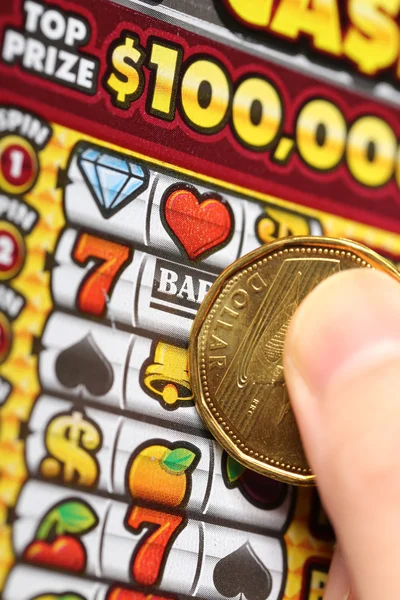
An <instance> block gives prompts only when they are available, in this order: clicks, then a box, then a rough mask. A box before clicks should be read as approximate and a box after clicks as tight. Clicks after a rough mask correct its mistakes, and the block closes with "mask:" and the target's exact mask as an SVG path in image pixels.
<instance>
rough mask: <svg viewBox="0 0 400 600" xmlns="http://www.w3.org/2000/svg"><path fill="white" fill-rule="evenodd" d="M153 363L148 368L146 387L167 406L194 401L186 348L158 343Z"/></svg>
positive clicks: (145, 376)
mask: <svg viewBox="0 0 400 600" xmlns="http://www.w3.org/2000/svg"><path fill="white" fill-rule="evenodd" d="M153 361H154V362H153V363H152V364H150V365H148V367H146V370H145V373H144V379H143V383H144V385H145V386H146V387H147V388H148V389H149V390H150V391H151V392H152V393H153V394H157V396H161V397H162V399H163V400H164V402H165V403H166V404H169V405H173V404H175V403H176V402H178V401H179V402H182V401H190V400H193V392H192V390H191V387H190V381H189V372H188V353H187V350H185V348H178V347H177V346H171V345H170V344H165V343H164V342H158V344H157V346H156V349H155V352H154V358H153Z"/></svg>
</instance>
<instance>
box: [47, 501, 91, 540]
mask: <svg viewBox="0 0 400 600" xmlns="http://www.w3.org/2000/svg"><path fill="white" fill-rule="evenodd" d="M96 524H97V516H96V513H95V512H94V511H93V509H92V508H90V506H89V505H88V504H86V502H82V501H81V500H66V501H65V502H61V503H60V504H58V505H57V506H56V507H55V508H53V509H52V510H51V511H50V512H48V513H47V515H46V516H45V517H44V519H43V520H42V521H41V523H40V525H39V528H38V530H37V533H36V539H38V540H45V539H47V538H48V536H49V535H50V533H51V532H52V531H54V532H55V533H56V534H57V535H62V534H63V533H76V534H80V535H82V534H84V533H86V532H87V531H89V530H90V529H93V527H95V525H96Z"/></svg>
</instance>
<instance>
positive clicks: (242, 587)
mask: <svg viewBox="0 0 400 600" xmlns="http://www.w3.org/2000/svg"><path fill="white" fill-rule="evenodd" d="M213 579H214V585H215V588H216V589H217V590H218V592H219V593H220V594H221V595H222V596H226V597H227V598H234V597H235V596H237V595H238V594H243V595H244V596H245V597H246V598H247V600H266V599H267V598H268V596H269V595H270V593H271V589H272V577H271V574H270V572H269V571H268V569H267V568H266V567H264V565H263V564H262V563H261V562H260V560H259V559H258V558H257V556H256V555H255V553H254V551H253V549H252V547H251V546H250V544H249V543H248V542H246V544H243V546H241V547H240V548H238V549H237V550H235V551H234V552H232V554H228V556H225V557H224V558H221V560H220V561H219V562H218V563H217V564H216V566H215V569H214V575H213Z"/></svg>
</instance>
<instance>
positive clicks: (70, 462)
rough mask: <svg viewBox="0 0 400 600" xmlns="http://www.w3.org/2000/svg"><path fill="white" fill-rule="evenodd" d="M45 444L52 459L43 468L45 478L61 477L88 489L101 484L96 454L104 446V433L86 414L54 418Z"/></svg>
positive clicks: (44, 461) (41, 467)
mask: <svg viewBox="0 0 400 600" xmlns="http://www.w3.org/2000/svg"><path fill="white" fill-rule="evenodd" d="M45 443H46V448H47V451H48V453H49V456H47V457H46V458H44V459H43V460H42V463H41V465H40V472H41V474H42V475H43V477H47V478H49V479H52V478H55V477H61V479H62V480H63V481H65V482H67V483H77V484H78V485H85V486H91V485H93V484H94V483H95V482H96V481H97V477H98V473H99V467H98V464H97V460H96V458H95V457H94V456H93V453H94V452H95V451H96V450H97V449H98V448H99V447H100V445H101V434H100V431H99V430H98V429H97V427H96V426H95V425H94V423H91V422H90V421H88V420H87V419H85V418H84V416H83V414H82V413H80V412H77V411H75V412H73V413H72V414H66V415H61V416H58V417H56V418H55V419H53V420H52V421H51V422H50V424H49V426H48V427H47V431H46V440H45ZM76 476H78V477H76Z"/></svg>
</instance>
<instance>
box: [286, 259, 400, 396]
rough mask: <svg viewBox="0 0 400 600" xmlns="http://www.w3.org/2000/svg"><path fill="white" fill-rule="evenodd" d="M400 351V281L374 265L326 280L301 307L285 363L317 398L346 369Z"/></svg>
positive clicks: (292, 326)
mask: <svg viewBox="0 0 400 600" xmlns="http://www.w3.org/2000/svg"><path fill="white" fill-rule="evenodd" d="M393 353H397V355H399V354H400V283H399V282H398V281H396V280H395V279H394V278H393V277H391V276H389V275H387V274H385V273H382V272H380V271H375V270H373V269H351V270H348V271H344V272H342V273H339V274H337V275H333V276H332V277H330V278H328V279H326V280H325V281H323V282H322V283H321V284H320V285H318V286H317V287H316V288H315V289H314V290H313V291H312V292H311V293H310V294H309V295H308V296H307V297H306V298H305V300H304V301H303V302H302V304H301V305H300V307H299V308H298V310H297V312H296V314H295V316H294V318H293V321H292V323H291V325H290V327H289V331H288V334H287V338H286V343H285V362H286V363H289V364H290V369H291V370H292V369H294V370H295V371H296V373H297V374H298V375H299V376H300V377H301V379H302V380H303V382H304V384H305V385H306V386H307V388H308V390H309V391H310V393H311V394H312V396H314V397H317V396H318V397H319V396H321V395H323V391H324V388H326V386H328V385H329V381H330V379H331V378H332V377H333V376H334V375H337V374H338V373H339V372H340V371H342V370H344V369H346V368H352V369H356V368H362V367H363V366H364V367H365V366H366V365H367V363H369V362H372V363H376V362H377V361H379V360H380V359H382V358H384V357H387V356H388V355H392V354H393Z"/></svg>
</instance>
